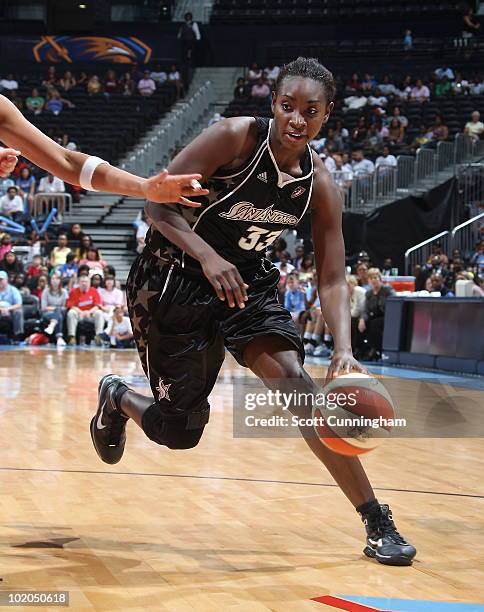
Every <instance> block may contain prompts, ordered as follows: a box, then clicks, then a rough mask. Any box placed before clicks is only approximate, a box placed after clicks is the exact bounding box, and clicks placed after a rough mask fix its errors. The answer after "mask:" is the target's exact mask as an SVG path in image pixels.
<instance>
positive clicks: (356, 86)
mask: <svg viewBox="0 0 484 612" xmlns="http://www.w3.org/2000/svg"><path fill="white" fill-rule="evenodd" d="M360 89H361V83H360V80H359V78H358V75H357V74H356V72H354V73H353V74H352V75H351V79H350V80H349V81H348V82H347V83H346V89H345V91H347V92H348V93H356V92H358V91H360Z"/></svg>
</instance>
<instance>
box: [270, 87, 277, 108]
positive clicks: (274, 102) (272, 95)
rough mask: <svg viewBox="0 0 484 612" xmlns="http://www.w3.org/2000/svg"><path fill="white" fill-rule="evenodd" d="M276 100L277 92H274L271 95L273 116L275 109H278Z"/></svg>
mask: <svg viewBox="0 0 484 612" xmlns="http://www.w3.org/2000/svg"><path fill="white" fill-rule="evenodd" d="M276 98H277V92H276V91H275V90H274V91H273V92H272V94H271V111H272V114H274V109H275V107H276Z"/></svg>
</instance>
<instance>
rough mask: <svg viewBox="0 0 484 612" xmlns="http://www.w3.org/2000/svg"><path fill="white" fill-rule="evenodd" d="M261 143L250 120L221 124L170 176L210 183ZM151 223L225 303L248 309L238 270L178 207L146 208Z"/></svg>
mask: <svg viewBox="0 0 484 612" xmlns="http://www.w3.org/2000/svg"><path fill="white" fill-rule="evenodd" d="M256 142H257V134H256V127H255V121H254V119H252V118H249V117H236V118H235V117H234V118H232V119H225V120H224V121H220V122H218V123H216V124H214V125H213V126H211V127H210V128H208V129H207V130H205V131H204V132H203V133H202V134H200V135H199V136H197V138H195V139H194V140H193V141H192V142H191V143H190V144H189V145H188V146H187V147H185V148H184V149H183V151H181V152H180V153H179V154H178V155H177V156H176V157H175V159H174V160H173V161H172V162H171V164H170V165H169V167H168V170H169V172H170V173H175V174H176V173H178V172H181V171H183V172H184V173H198V174H201V175H202V177H203V178H202V180H206V179H208V178H209V177H210V176H212V175H213V174H214V173H215V171H216V170H217V169H219V168H224V167H225V168H227V167H236V166H238V165H240V164H241V163H243V162H244V161H245V160H246V159H247V158H248V157H249V156H250V154H251V152H252V151H253V149H254V147H255V144H256ZM145 211H146V215H147V217H148V219H149V221H150V223H151V225H153V226H154V227H155V228H156V229H157V230H158V231H159V232H160V233H161V234H163V235H164V236H165V237H166V238H168V240H169V241H170V242H172V243H173V244H175V245H176V246H177V247H178V248H180V249H181V250H182V251H185V253H187V254H188V255H189V256H190V257H192V258H193V259H196V260H197V261H198V262H200V265H201V267H202V270H203V273H204V274H205V276H206V277H207V279H208V280H209V281H210V283H211V285H212V286H213V288H214V289H215V291H216V293H217V295H218V297H219V298H220V299H221V300H225V299H226V300H227V303H228V304H229V306H230V307H231V308H232V307H233V306H235V305H236V304H237V305H238V306H239V308H244V306H245V304H244V302H245V301H246V300H247V291H246V290H247V285H246V284H245V283H244V281H243V279H242V277H241V276H240V274H239V271H238V270H237V268H236V267H235V266H234V265H233V264H232V263H230V262H228V261H226V260H225V259H223V258H222V257H220V255H218V253H217V252H216V251H215V250H214V249H213V248H212V247H211V246H210V245H209V244H208V243H207V242H205V240H203V238H201V237H200V236H198V235H197V234H196V233H195V232H194V231H193V230H192V229H191V228H190V226H189V224H188V222H187V221H186V220H185V219H184V218H183V216H182V215H181V213H180V212H179V211H178V209H177V207H175V206H163V207H162V206H156V205H154V204H152V203H151V202H149V203H148V204H147V206H146V208H145Z"/></svg>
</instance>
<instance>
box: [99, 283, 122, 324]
mask: <svg viewBox="0 0 484 612" xmlns="http://www.w3.org/2000/svg"><path fill="white" fill-rule="evenodd" d="M98 291H99V295H100V296H101V306H102V309H103V311H104V312H106V313H108V314H109V315H111V314H112V312H113V310H114V308H115V307H116V306H121V307H122V308H124V307H125V303H126V300H125V297H124V293H123V292H122V291H121V289H117V288H116V285H115V279H114V276H112V275H111V274H109V275H108V274H106V276H105V278H104V287H101V288H100V289H98Z"/></svg>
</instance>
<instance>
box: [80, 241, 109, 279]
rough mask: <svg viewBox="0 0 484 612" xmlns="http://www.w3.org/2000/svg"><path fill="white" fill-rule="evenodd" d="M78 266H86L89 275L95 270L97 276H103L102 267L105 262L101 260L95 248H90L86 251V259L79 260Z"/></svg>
mask: <svg viewBox="0 0 484 612" xmlns="http://www.w3.org/2000/svg"><path fill="white" fill-rule="evenodd" d="M79 265H80V266H83V265H84V266H88V268H89V274H91V271H92V270H95V271H96V272H97V273H98V274H101V275H103V270H104V267H105V266H106V262H105V261H104V260H103V259H101V257H100V255H99V251H98V250H97V249H96V248H95V247H90V248H89V249H88V250H87V253H86V258H85V259H81V260H80V262H79Z"/></svg>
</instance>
